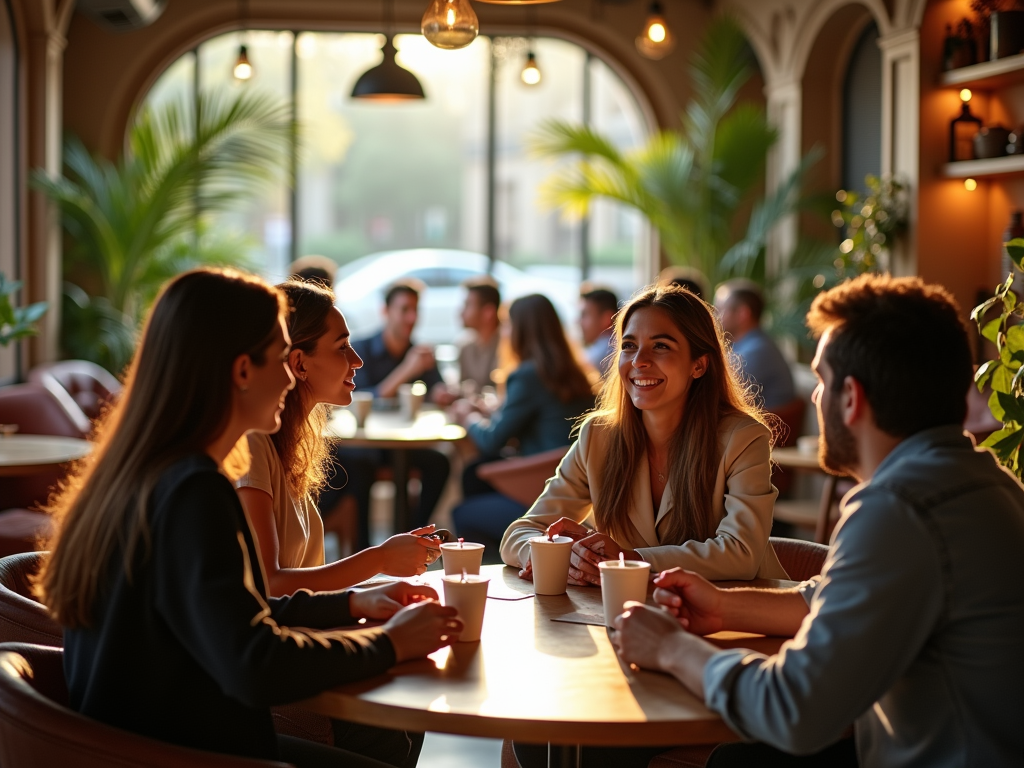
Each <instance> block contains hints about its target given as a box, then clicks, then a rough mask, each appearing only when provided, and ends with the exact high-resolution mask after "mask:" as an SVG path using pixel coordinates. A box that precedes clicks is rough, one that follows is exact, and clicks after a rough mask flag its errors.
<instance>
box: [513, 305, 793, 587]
mask: <svg viewBox="0 0 1024 768" xmlns="http://www.w3.org/2000/svg"><path fill="white" fill-rule="evenodd" d="M616 331H617V338H618V339H619V340H620V342H619V344H620V347H619V349H620V352H619V359H618V365H617V369H616V368H614V367H613V368H612V369H611V370H609V372H608V373H607V374H606V375H605V378H604V383H603V387H602V391H601V395H600V398H599V402H598V408H597V410H596V411H594V412H593V413H591V414H589V415H588V416H587V417H586V418H585V419H584V421H583V425H582V427H581V429H580V432H579V437H578V439H577V440H576V442H575V444H574V445H573V446H572V447H571V448H570V449H569V452H568V453H567V454H566V456H565V458H564V459H563V460H562V462H561V464H560V465H559V467H558V471H557V473H556V475H555V476H554V477H553V478H551V479H550V480H548V482H547V485H546V487H545V489H544V492H543V493H542V494H541V496H540V498H538V499H537V501H536V502H535V503H534V504H533V506H532V507H531V508H530V509H529V511H528V512H527V513H526V515H525V516H524V517H522V518H520V519H518V520H516V521H515V522H513V523H512V525H511V526H509V528H508V530H507V531H506V532H505V536H504V537H503V539H502V542H501V556H502V559H503V560H504V561H505V562H506V563H507V564H509V565H512V566H515V567H518V568H521V569H522V571H521V573H520V575H521V576H523V577H524V578H530V576H531V568H530V562H529V560H530V545H529V539H530V538H531V537H532V536H536V535H538V533H539V532H544V531H547V532H548V533H550V534H556V533H561V534H563V535H569V536H571V537H573V538H574V539H576V543H575V544H574V545H573V554H572V565H571V567H570V570H569V576H570V582H571V583H575V584H592V585H597V584H599V583H600V577H599V572H598V568H597V564H598V563H599V562H601V561H602V560H608V559H618V557H619V553H620V552H622V553H623V554H624V556H625V557H626V558H627V559H634V560H646V561H648V562H649V563H651V567H652V570H653V571H655V572H656V571H660V570H664V569H667V568H675V567H682V568H686V569H688V570H692V571H696V572H697V573H700V574H701V575H703V576H705V577H706V578H709V579H752V578H755V577H759V578H786V577H787V576H786V572H785V571H784V570H783V568H782V566H781V564H780V563H779V561H778V558H777V557H776V556H775V552H774V550H772V548H771V545H770V544H769V543H768V536H769V533H770V531H771V527H772V510H773V508H774V504H775V497H776V496H777V495H778V492H777V491H776V489H775V487H774V486H773V485H772V483H771V437H772V434H771V430H770V429H769V428H768V427H767V426H766V425H765V423H764V419H763V417H762V415H761V413H760V411H759V410H758V408H757V407H756V406H755V405H754V404H753V400H752V397H751V396H750V393H749V392H747V391H746V390H745V388H744V386H743V385H742V384H741V383H740V379H739V378H738V377H737V375H736V372H735V371H734V370H733V369H732V367H731V366H730V365H729V363H728V361H727V358H726V353H725V343H724V341H723V337H722V331H721V328H720V326H719V325H718V323H717V322H716V321H715V318H714V316H713V314H712V310H711V308H710V307H709V306H708V305H707V304H705V303H704V302H703V301H701V300H700V299H698V298H697V297H696V296H694V295H693V294H692V293H690V292H689V291H686V290H685V289H681V288H676V287H675V286H668V287H657V288H649V289H647V290H646V291H644V292H643V293H641V294H639V295H638V296H636V297H634V298H633V300H632V301H630V302H629V304H627V305H626V306H625V307H624V308H623V309H622V310H621V311H620V313H619V317H618V319H617V322H616ZM585 522H588V523H589V526H585V525H584V523H585Z"/></svg>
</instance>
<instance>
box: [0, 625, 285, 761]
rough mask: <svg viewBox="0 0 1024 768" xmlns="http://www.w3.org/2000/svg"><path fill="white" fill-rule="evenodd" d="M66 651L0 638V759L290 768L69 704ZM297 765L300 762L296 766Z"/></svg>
mask: <svg viewBox="0 0 1024 768" xmlns="http://www.w3.org/2000/svg"><path fill="white" fill-rule="evenodd" d="M63 656H64V652H63V651H62V650H60V649H57V648H47V647H45V646H41V645H29V644H27V643H4V644H2V645H0V764H3V765H5V766H18V768H51V766H55V765H69V766H72V765H73V766H75V768H110V766H120V767H121V768H135V767H136V766H137V767H138V768H143V767H145V768H182V766H189V767H190V768H287V766H289V765H290V764H289V763H280V762H270V761H265V760H253V759H250V758H243V757H235V756H232V755H220V754H214V753H212V752H201V751H199V750H195V749H188V748H186V747H179V746H176V745H174V744H167V743H164V742H162V741H156V740H155V739H149V738H146V737H145V736H139V735H138V734H135V733H129V732H128V731H122V730H120V729H118V728H113V727H111V726H109V725H105V724H103V723H100V722H97V721H95V720H92V719H90V718H88V717H84V716H83V715H80V714H78V713H77V712H75V711H73V710H71V709H69V708H68V705H67V700H68V695H67V687H66V685H65V682H64V659H63ZM292 768H294V766H292Z"/></svg>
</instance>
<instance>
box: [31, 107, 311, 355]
mask: <svg viewBox="0 0 1024 768" xmlns="http://www.w3.org/2000/svg"><path fill="white" fill-rule="evenodd" d="M294 138H295V125H294V123H293V121H292V117H291V110H290V108H289V106H288V105H287V103H285V102H283V101H281V100H279V99H276V98H273V97H270V96H266V95H262V94H259V93H253V92H242V93H241V94H238V95H234V96H227V95H225V94H224V93H221V92H212V93H204V94H200V95H199V96H198V97H197V98H196V99H195V100H192V99H184V98H183V99H181V100H179V101H171V102H169V103H167V104H165V105H163V106H161V107H159V108H158V109H154V110H150V109H144V110H143V111H142V112H141V113H140V114H139V116H138V118H137V119H136V121H135V123H134V124H133V125H132V127H131V129H130V132H129V136H128V150H127V151H126V152H125V154H124V156H123V157H122V158H121V159H120V160H118V162H116V163H112V162H110V161H108V160H106V159H104V158H101V157H95V156H93V155H91V154H90V153H89V152H88V150H87V149H86V148H85V147H84V146H83V145H82V143H81V142H80V141H78V140H77V139H74V138H70V139H68V140H67V142H66V143H65V149H64V164H65V168H66V173H65V175H64V176H63V177H59V178H51V177H50V176H48V175H47V174H45V173H43V172H41V171H39V172H36V173H35V174H34V175H33V183H34V185H35V187H36V188H37V189H39V190H41V191H42V192H44V193H45V194H46V195H47V196H48V197H49V198H50V199H51V200H53V201H54V202H55V203H56V204H57V205H58V207H59V209H60V212H61V216H62V220H63V223H64V228H65V230H66V232H67V235H68V247H67V248H66V250H65V264H64V266H65V275H67V276H68V278H69V281H70V283H71V285H72V286H73V288H71V289H69V292H66V297H65V301H64V304H63V308H64V309H65V315H64V320H65V321H64V323H63V328H62V339H63V342H64V346H65V352H66V353H70V354H73V355H74V356H76V357H82V358H85V359H89V360H94V361H95V362H98V363H100V364H101V365H104V366H106V367H108V368H109V369H110V370H112V371H114V372H118V371H120V369H121V368H122V367H123V366H124V365H125V364H126V363H127V362H128V359H129V358H130V355H131V351H132V349H133V347H134V337H135V331H136V329H137V326H138V323H139V322H140V320H141V318H142V317H143V315H144V313H145V310H146V308H147V307H148V305H149V303H150V302H151V301H152V300H153V298H154V297H155V295H156V293H157V291H158V290H159V287H160V286H161V285H162V284H163V283H164V282H165V281H166V280H167V279H168V278H170V277H173V276H174V275H176V274H178V273H180V272H182V271H184V270H187V269H190V268H193V267H195V266H199V265H203V264H241V263H244V262H245V248H244V246H243V245H242V244H241V243H238V242H235V243H233V244H229V245H227V246H226V245H225V243H224V239H223V237H214V236H213V234H212V233H211V232H210V231H209V228H208V227H207V226H206V222H207V221H208V218H209V215H210V214H212V213H216V212H219V211H225V210H229V209H231V208H232V207H234V206H237V205H238V204H239V202H241V201H243V200H247V199H251V198H252V197H253V196H254V195H255V194H256V193H257V191H258V190H259V189H260V187H261V185H262V184H265V183H266V182H268V181H270V180H272V179H276V178H280V177H281V175H282V174H286V173H287V172H288V169H289V152H288V149H289V146H290V143H291V142H292V141H293V140H294ZM75 288H77V289H78V290H75ZM119 325H120V326H122V327H118V326H119Z"/></svg>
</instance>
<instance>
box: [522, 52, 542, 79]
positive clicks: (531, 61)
mask: <svg viewBox="0 0 1024 768" xmlns="http://www.w3.org/2000/svg"><path fill="white" fill-rule="evenodd" d="M519 77H520V78H521V79H522V81H523V82H524V83H525V84H526V85H540V80H541V76H540V67H538V66H537V57H536V56H534V54H533V51H529V52H527V54H526V66H524V67H523V71H522V72H521V73H520V75H519Z"/></svg>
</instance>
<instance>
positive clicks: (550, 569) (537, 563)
mask: <svg viewBox="0 0 1024 768" xmlns="http://www.w3.org/2000/svg"><path fill="white" fill-rule="evenodd" d="M570 555H572V539H570V538H569V537H568V536H555V538H554V539H549V538H548V537H547V536H534V537H533V538H532V539H530V563H531V564H532V565H533V589H534V592H536V593H537V594H538V595H562V594H565V587H566V584H568V583H569V557H570Z"/></svg>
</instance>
